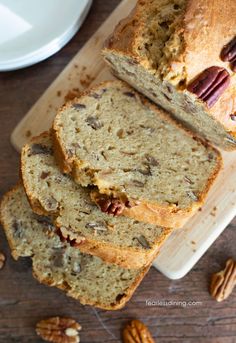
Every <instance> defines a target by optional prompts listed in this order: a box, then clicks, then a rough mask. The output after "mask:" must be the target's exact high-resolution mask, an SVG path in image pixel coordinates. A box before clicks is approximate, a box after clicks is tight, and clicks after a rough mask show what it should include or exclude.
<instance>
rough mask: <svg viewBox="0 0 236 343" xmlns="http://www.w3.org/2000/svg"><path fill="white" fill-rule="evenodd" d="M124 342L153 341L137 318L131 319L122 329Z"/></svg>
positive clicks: (146, 342) (142, 342)
mask: <svg viewBox="0 0 236 343" xmlns="http://www.w3.org/2000/svg"><path fill="white" fill-rule="evenodd" d="M123 341H124V343H154V340H153V338H152V336H151V334H150V332H149V330H148V328H147V327H146V326H145V325H144V324H143V323H142V322H140V321H139V320H132V321H131V322H130V323H129V324H128V325H126V327H125V328H124V331H123Z"/></svg>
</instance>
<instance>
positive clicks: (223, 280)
mask: <svg viewBox="0 0 236 343" xmlns="http://www.w3.org/2000/svg"><path fill="white" fill-rule="evenodd" d="M235 285H236V262H235V261H233V260H232V259H229V260H228V261H227V262H226V266H225V269H224V270H222V271H220V272H218V273H215V274H213V275H212V279H211V285H210V293H211V295H212V296H213V298H215V299H216V300H217V301H222V300H225V299H227V298H228V296H229V295H230V294H231V292H232V291H233V288H234V286H235Z"/></svg>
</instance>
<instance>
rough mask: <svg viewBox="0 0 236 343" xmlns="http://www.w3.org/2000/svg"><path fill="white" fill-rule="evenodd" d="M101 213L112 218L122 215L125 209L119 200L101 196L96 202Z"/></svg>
mask: <svg viewBox="0 0 236 343" xmlns="http://www.w3.org/2000/svg"><path fill="white" fill-rule="evenodd" d="M97 204H98V206H99V207H100V209H101V211H102V212H104V213H107V214H111V215H113V216H119V215H121V214H122V212H123V211H124V208H125V204H124V203H123V202H122V201H120V200H119V199H116V198H112V197H107V196H101V197H100V198H99V199H98V201H97Z"/></svg>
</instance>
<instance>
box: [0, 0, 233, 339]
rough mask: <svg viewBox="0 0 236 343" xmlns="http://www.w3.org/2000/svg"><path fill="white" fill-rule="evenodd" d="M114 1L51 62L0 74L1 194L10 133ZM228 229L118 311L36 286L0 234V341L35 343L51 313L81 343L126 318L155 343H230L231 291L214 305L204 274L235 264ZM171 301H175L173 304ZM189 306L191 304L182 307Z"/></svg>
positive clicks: (8, 172)
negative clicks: (176, 276) (181, 272)
mask: <svg viewBox="0 0 236 343" xmlns="http://www.w3.org/2000/svg"><path fill="white" fill-rule="evenodd" d="M118 3H119V0H94V4H93V7H92V10H91V12H90V14H89V16H88V18H87V20H86V22H85V24H84V25H83V27H82V29H81V30H80V32H79V33H78V34H77V35H76V36H75V37H74V38H73V39H72V41H71V42H70V43H69V44H68V45H67V46H66V47H65V48H64V49H62V50H61V51H60V52H59V53H57V54H56V55H55V56H54V57H51V58H50V59H48V60H47V61H44V62H42V63H40V64H38V65H36V66H34V67H30V68H27V69H23V70H19V71H14V72H11V73H1V74H0V116H1V117H0V120H1V121H0V139H1V144H0V168H1V178H0V192H1V195H2V194H3V193H4V192H5V191H7V190H8V189H9V188H10V187H11V186H12V185H14V183H15V182H16V181H17V180H18V175H19V171H18V170H19V155H18V154H17V153H16V152H15V151H14V149H13V148H12V147H11V145H10V141H9V137H10V134H11V132H12V130H13V128H14V127H15V125H16V124H17V122H18V121H19V120H20V118H22V117H23V116H24V114H25V113H26V112H27V111H28V110H29V109H30V107H31V106H32V105H33V104H34V102H35V101H36V100H37V99H38V98H39V96H40V95H41V94H42V93H43V92H44V90H45V89H46V88H47V87H48V86H49V85H50V83H51V82H52V81H53V80H54V79H55V77H56V76H57V75H58V74H59V73H60V71H61V70H62V69H63V68H64V67H65V65H66V64H67V63H68V62H69V61H70V60H71V58H72V57H73V56H74V55H75V53H76V52H77V51H78V50H79V49H80V48H81V47H82V46H83V44H84V43H85V42H86V41H87V40H88V38H89V37H90V36H91V35H92V34H93V33H94V32H95V31H96V29H97V28H98V27H99V26H100V25H101V23H102V22H103V21H104V20H105V19H106V17H107V16H108V15H109V13H110V12H111V11H112V10H113V9H114V8H115V6H116V5H118ZM235 227H236V220H234V221H233V222H232V223H231V225H230V226H229V227H228V228H227V229H226V230H225V231H224V233H223V234H222V235H221V237H220V238H219V239H218V240H217V241H216V242H215V244H214V245H213V246H212V247H211V248H210V249H209V251H208V252H207V253H206V254H205V256H204V257H203V258H202V259H201V261H200V262H199V263H198V264H197V265H196V266H195V268H194V269H193V270H192V272H191V273H189V275H187V276H186V277H185V278H184V279H182V280H177V281H170V280H168V279H166V278H165V277H164V276H162V275H161V274H160V273H158V272H157V271H156V270H155V269H152V270H151V271H150V272H149V274H148V276H147V277H146V278H145V280H144V281H143V283H142V284H141V286H140V287H139V289H138V290H137V292H136V294H135V295H134V297H133V298H132V300H131V301H130V303H129V304H128V305H127V306H126V308H125V309H123V310H121V311H118V312H106V311H101V310H94V309H93V308H91V307H87V306H86V307H84V306H81V305H80V304H79V303H78V302H76V301H75V300H73V299H70V298H68V297H66V296H65V295H64V294H63V293H62V292H61V291H59V290H56V289H53V288H48V287H45V286H43V285H40V284H39V283H38V282H37V281H35V280H34V279H33V277H32V274H31V268H30V261H29V259H21V260H20V261H19V262H14V261H13V260H12V258H11V256H10V251H9V248H8V245H7V242H6V239H5V237H4V234H3V232H2V230H1V231H0V251H3V252H4V254H6V256H7V262H6V265H5V267H4V269H3V270H2V271H0V343H13V342H14V343H16V342H17V343H39V342H41V340H40V339H39V338H37V336H36V335H35V331H34V327H35V323H36V322H37V321H38V320H40V319H43V318H45V317H48V316H54V315H65V316H71V317H73V318H75V319H77V320H78V321H79V322H80V323H81V324H82V326H83V331H82V333H81V341H82V342H83V343H95V342H99V343H103V342H110V343H111V342H112V343H115V342H116V343H117V342H121V340H120V332H121V329H122V327H123V326H124V324H125V323H126V322H127V321H128V320H130V319H133V318H138V319H140V320H142V321H143V322H145V323H146V324H147V325H148V326H149V328H150V330H151V332H152V334H153V336H154V337H155V339H156V342H157V343H161V342H178V343H190V342H191V343H192V342H196V343H201V342H204V343H209V342H211V343H235V342H236V291H235V292H234V293H233V294H232V295H231V297H230V298H229V299H228V300H227V301H224V302H223V303H219V304H218V303H217V302H216V301H214V300H212V299H211V297H210V295H209V293H208V285H209V280H210V275H211V273H212V272H215V271H218V270H220V269H221V268H222V267H223V266H224V262H225V260H226V259H227V258H228V257H229V256H232V257H234V258H235V259H236V249H235V242H236V232H235ZM148 300H152V301H156V302H158V301H159V302H161V301H172V305H169V306H160V304H159V305H158V306H148V305H147V303H148ZM175 301H176V302H179V303H175V304H173V302H175ZM189 301H191V302H192V301H193V302H194V301H195V302H198V304H195V305H192V306H190V305H189V306H184V305H185V303H187V302H189Z"/></svg>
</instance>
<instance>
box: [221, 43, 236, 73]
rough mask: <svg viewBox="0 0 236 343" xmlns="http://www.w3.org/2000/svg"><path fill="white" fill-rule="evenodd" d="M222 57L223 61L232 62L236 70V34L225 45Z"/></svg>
mask: <svg viewBox="0 0 236 343" xmlns="http://www.w3.org/2000/svg"><path fill="white" fill-rule="evenodd" d="M220 57H221V59H222V61H224V62H230V63H231V68H232V70H233V71H235V72H236V36H235V37H234V38H233V39H232V40H231V41H230V42H229V43H228V44H226V45H225V46H224V47H223V49H222V51H221V55H220Z"/></svg>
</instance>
